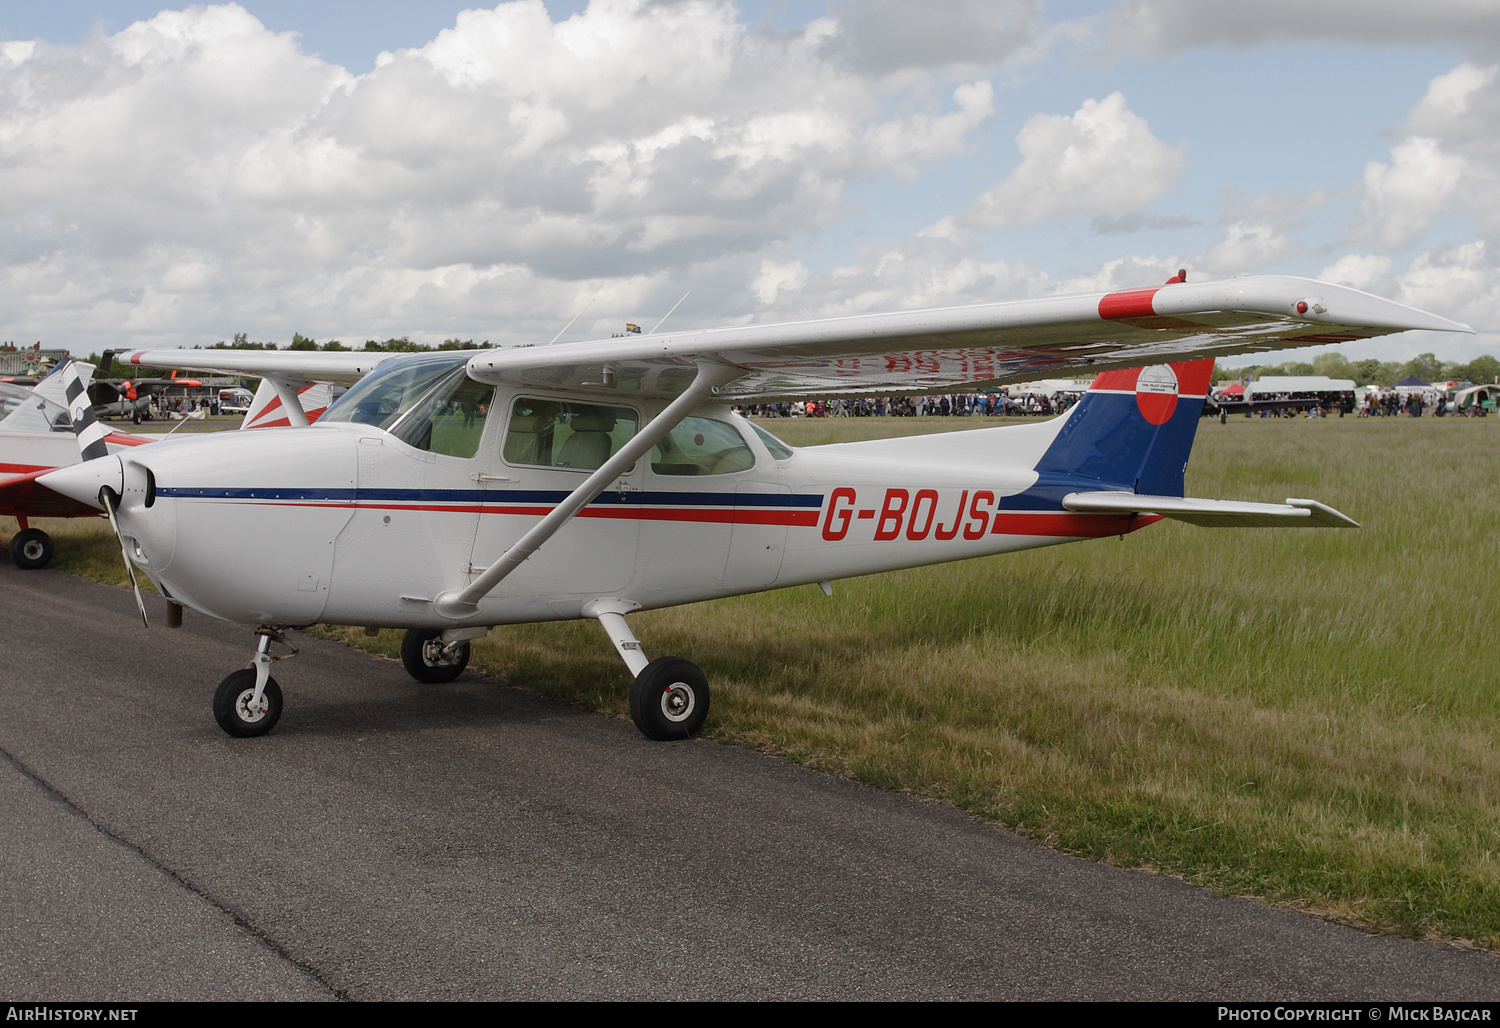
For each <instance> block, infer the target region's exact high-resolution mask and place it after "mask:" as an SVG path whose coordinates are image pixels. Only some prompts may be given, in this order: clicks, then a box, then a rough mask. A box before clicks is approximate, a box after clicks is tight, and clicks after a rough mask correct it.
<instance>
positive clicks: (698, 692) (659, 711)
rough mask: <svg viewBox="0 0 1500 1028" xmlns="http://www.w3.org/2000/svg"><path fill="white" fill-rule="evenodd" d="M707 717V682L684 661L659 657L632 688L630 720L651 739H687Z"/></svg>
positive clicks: (700, 673)
mask: <svg viewBox="0 0 1500 1028" xmlns="http://www.w3.org/2000/svg"><path fill="white" fill-rule="evenodd" d="M707 717H708V679H707V678H705V677H703V672H702V671H699V670H698V665H696V664H694V663H693V662H692V661H690V660H683V659H682V658H681V657H657V658H656V659H655V660H653V661H652V662H651V663H649V664H647V665H646V666H645V667H644V668H642V669H641V673H640V674H638V675H636V676H635V682H634V683H632V685H631V686H630V720H632V721H634V722H635V726H636V727H637V728H639V729H640V730H641V734H642V735H644V736H645V737H646V738H648V739H655V740H657V741H658V742H670V741H672V740H674V739H686V738H687V737H688V736H690V735H692V734H693V733H694V732H696V731H697V730H698V729H700V728H702V727H703V721H704V719H705V718H707Z"/></svg>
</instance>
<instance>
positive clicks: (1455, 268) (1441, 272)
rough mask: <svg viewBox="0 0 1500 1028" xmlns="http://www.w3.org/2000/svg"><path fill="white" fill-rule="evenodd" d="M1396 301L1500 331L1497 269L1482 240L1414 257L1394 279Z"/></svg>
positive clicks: (1499, 276)
mask: <svg viewBox="0 0 1500 1028" xmlns="http://www.w3.org/2000/svg"><path fill="white" fill-rule="evenodd" d="M1397 299H1399V300H1400V301H1401V302H1402V303H1408V304H1411V305H1412V306H1413V307H1421V308H1423V309H1424V310H1430V311H1438V312H1441V313H1442V314H1443V315H1444V316H1445V317H1450V318H1455V319H1457V320H1459V321H1467V322H1468V323H1469V324H1471V325H1472V326H1473V327H1474V328H1475V329H1477V330H1479V331H1481V332H1490V333H1494V332H1500V267H1497V266H1496V263H1495V259H1494V256H1493V255H1492V254H1491V253H1490V252H1489V248H1488V247H1487V246H1486V245H1485V243H1484V242H1483V241H1479V242H1474V243H1467V244H1465V245H1463V246H1456V247H1452V248H1449V249H1445V250H1441V251H1438V252H1435V253H1424V254H1422V255H1420V256H1418V257H1417V258H1416V260H1414V261H1412V262H1411V266H1410V267H1408V268H1407V269H1406V271H1404V272H1403V273H1401V274H1400V275H1399V276H1397Z"/></svg>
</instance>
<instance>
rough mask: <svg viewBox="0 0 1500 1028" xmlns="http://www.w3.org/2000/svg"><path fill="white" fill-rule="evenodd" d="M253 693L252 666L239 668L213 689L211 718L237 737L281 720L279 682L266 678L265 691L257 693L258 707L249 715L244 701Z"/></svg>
mask: <svg viewBox="0 0 1500 1028" xmlns="http://www.w3.org/2000/svg"><path fill="white" fill-rule="evenodd" d="M253 695H255V669H254V668H253V667H247V668H241V669H240V670H239V671H235V672H233V673H231V674H229V675H226V676H225V678H224V681H222V682H220V683H219V688H218V689H217V690H216V691H215V692H214V720H215V721H217V722H219V727H220V728H222V729H224V731H226V732H228V733H229V734H230V735H232V736H234V737H236V738H238V739H248V738H249V737H251V736H254V735H265V734H266V733H267V732H269V731H270V730H271V729H273V728H275V727H276V722H277V721H279V720H281V686H279V685H277V684H276V679H274V678H267V679H266V689H265V692H263V693H261V710H260V713H259V714H257V715H252V714H251V712H250V711H249V710H247V709H246V707H245V704H246V703H247V702H248V701H249V699H250V697H251V696H253Z"/></svg>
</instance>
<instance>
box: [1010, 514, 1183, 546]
mask: <svg viewBox="0 0 1500 1028" xmlns="http://www.w3.org/2000/svg"><path fill="white" fill-rule="evenodd" d="M1160 520H1161V515H1160V514H1074V513H1071V512H1060V513H1056V514H1054V513H1051V512H1041V513H1033V512H1031V511H1010V510H1000V511H996V512H995V521H994V525H993V527H992V528H991V529H990V534H991V535H1050V536H1059V537H1063V538H1070V539H1098V538H1101V537H1102V536H1106V535H1124V534H1126V533H1127V532H1134V531H1135V530H1136V529H1138V528H1145V527H1146V526H1147V525H1149V524H1151V523H1152V522H1154V521H1160Z"/></svg>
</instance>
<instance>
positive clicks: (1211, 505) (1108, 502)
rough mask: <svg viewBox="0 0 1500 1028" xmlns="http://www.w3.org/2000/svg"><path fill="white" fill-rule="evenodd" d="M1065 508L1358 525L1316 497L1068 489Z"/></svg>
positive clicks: (1234, 523)
mask: <svg viewBox="0 0 1500 1028" xmlns="http://www.w3.org/2000/svg"><path fill="white" fill-rule="evenodd" d="M1062 504H1063V506H1064V507H1066V508H1067V509H1068V510H1076V511H1087V512H1089V513H1098V514H1159V515H1161V516H1162V517H1165V518H1176V519H1177V520H1178V521H1186V522H1187V523H1188V524H1191V525H1199V526H1201V527H1203V528H1358V527H1359V523H1358V522H1356V521H1354V520H1353V519H1351V518H1347V517H1345V516H1344V515H1342V514H1340V513H1339V512H1338V511H1336V510H1334V509H1333V508H1332V507H1330V506H1328V505H1327V504H1324V503H1319V502H1318V501H1317V500H1294V499H1288V500H1287V501H1286V503H1246V502H1243V501H1240V500H1204V499H1200V498H1199V497H1196V496H1143V495H1141V494H1139V493H1129V492H1123V491H1121V492H1114V491H1101V492H1090V493H1069V494H1068V495H1066V496H1064V497H1063V501H1062Z"/></svg>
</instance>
